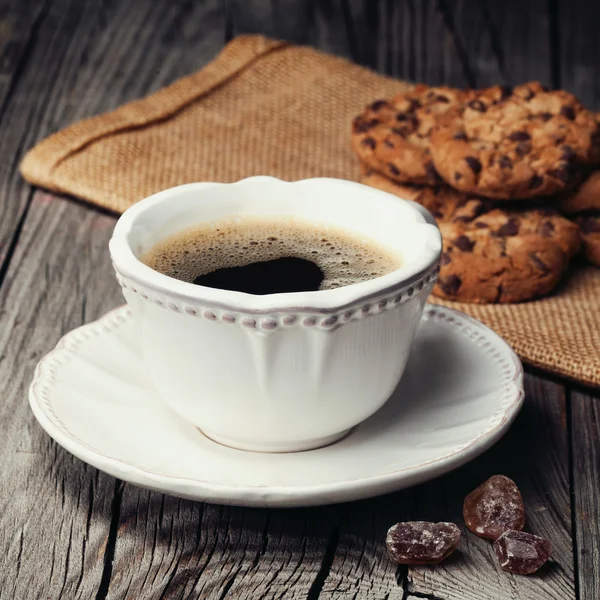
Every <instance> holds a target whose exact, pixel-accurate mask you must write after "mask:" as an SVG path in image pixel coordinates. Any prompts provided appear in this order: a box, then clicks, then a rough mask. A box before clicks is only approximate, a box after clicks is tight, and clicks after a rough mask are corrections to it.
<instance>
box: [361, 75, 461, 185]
mask: <svg viewBox="0 0 600 600" xmlns="http://www.w3.org/2000/svg"><path fill="white" fill-rule="evenodd" d="M464 97H465V92H463V91H461V90H456V89H452V88H447V87H437V88H430V87H428V86H425V85H417V86H416V87H415V88H414V89H413V90H412V91H410V92H406V93H402V94H399V95H398V96H396V97H394V98H392V99H391V100H377V101H375V102H373V103H372V104H370V105H369V106H367V107H366V108H365V110H364V111H363V112H362V113H361V114H360V115H358V116H357V117H356V118H355V119H354V121H353V123H352V148H353V150H354V152H355V153H356V154H357V155H358V157H359V158H360V160H361V161H362V162H363V163H365V164H367V165H368V166H369V167H371V168H372V169H374V170H376V171H378V172H380V173H382V174H384V175H386V176H387V177H389V178H390V179H392V180H394V181H397V182H412V183H430V184H435V183H440V182H441V179H440V177H439V175H438V174H437V172H436V170H435V168H434V166H433V163H432V160H431V155H430V151H429V146H430V136H431V132H432V130H433V128H434V127H435V125H436V123H437V120H438V117H439V116H440V115H443V114H444V113H446V112H447V111H448V110H449V109H450V108H452V107H455V106H457V105H459V104H460V103H461V102H462V100H463V99H464Z"/></svg>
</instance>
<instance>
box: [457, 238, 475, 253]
mask: <svg viewBox="0 0 600 600" xmlns="http://www.w3.org/2000/svg"><path fill="white" fill-rule="evenodd" d="M453 243H454V245H455V246H456V247H457V248H458V249H459V250H461V251H462V252H473V246H475V242H473V241H472V240H470V239H469V238H468V237H467V236H466V235H460V236H458V237H457V238H456V239H455V240H454V242H453Z"/></svg>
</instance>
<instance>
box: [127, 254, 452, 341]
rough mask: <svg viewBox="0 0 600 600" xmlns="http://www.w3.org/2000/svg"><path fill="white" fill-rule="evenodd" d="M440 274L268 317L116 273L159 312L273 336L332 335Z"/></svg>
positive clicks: (410, 295) (420, 288) (405, 297)
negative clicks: (283, 330) (327, 307)
mask: <svg viewBox="0 0 600 600" xmlns="http://www.w3.org/2000/svg"><path fill="white" fill-rule="evenodd" d="M439 271H440V267H439V263H436V264H434V265H432V267H431V268H430V269H428V270H427V271H426V272H424V273H422V274H421V276H420V277H419V278H418V279H417V280H416V281H415V280H413V281H411V282H409V283H407V284H406V285H405V286H404V287H403V288H400V289H398V288H394V289H393V290H389V289H388V290H384V291H383V292H382V294H381V296H379V297H371V298H362V299H359V300H357V301H356V302H355V303H353V304H352V305H349V306H348V305H346V306H342V307H340V308H339V309H337V310H336V311H323V310H317V309H311V308H310V307H299V308H290V309H289V312H288V311H287V310H283V311H273V313H266V314H264V313H258V314H257V313H251V312H248V313H244V312H237V311H235V310H230V309H228V308H226V307H219V306H216V305H211V306H200V305H198V304H196V303H193V302H190V301H189V300H186V299H184V298H179V297H176V296H171V295H169V294H162V295H159V294H157V292H156V291H154V290H151V289H145V288H144V287H143V286H141V285H140V284H139V283H137V282H133V281H132V280H130V279H128V278H126V277H124V276H123V275H121V274H120V273H117V279H118V281H119V284H120V285H121V288H122V289H123V291H124V293H126V294H135V295H136V296H138V297H139V298H141V299H142V300H145V301H150V302H152V303H153V304H154V305H155V306H158V307H159V308H163V309H166V310H169V311H170V312H173V313H179V314H181V315H186V316H190V317H195V318H203V319H206V320H207V321H215V322H217V323H218V322H220V323H224V324H226V325H234V324H237V325H239V326H241V327H243V328H244V329H247V330H249V331H262V332H271V331H275V330H276V329H278V328H279V327H291V326H301V327H309V328H313V327H317V328H319V329H323V330H328V331H331V330H333V329H337V328H338V327H341V326H343V325H344V324H346V323H349V322H351V321H356V320H358V319H362V318H364V317H368V316H372V315H375V314H379V313H382V312H385V311H388V310H393V309H394V308H397V307H398V306H400V305H401V304H404V303H405V302H408V301H409V300H412V299H414V298H417V297H418V296H419V294H420V293H421V292H422V291H423V290H424V289H427V288H428V287H433V285H434V283H435V282H436V280H437V277H438V274H439Z"/></svg>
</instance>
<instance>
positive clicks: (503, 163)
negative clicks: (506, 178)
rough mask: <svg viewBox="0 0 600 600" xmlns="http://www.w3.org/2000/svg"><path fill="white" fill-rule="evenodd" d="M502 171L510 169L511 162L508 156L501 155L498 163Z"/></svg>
mask: <svg viewBox="0 0 600 600" xmlns="http://www.w3.org/2000/svg"><path fill="white" fill-rule="evenodd" d="M498 162H499V163H500V167H501V168H502V169H512V166H513V164H512V160H510V158H509V157H508V156H505V155H502V156H501V157H500V159H499V161H498Z"/></svg>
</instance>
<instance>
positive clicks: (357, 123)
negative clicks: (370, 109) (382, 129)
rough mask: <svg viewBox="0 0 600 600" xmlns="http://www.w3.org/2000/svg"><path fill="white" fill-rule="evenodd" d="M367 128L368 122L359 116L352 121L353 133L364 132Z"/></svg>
mask: <svg viewBox="0 0 600 600" xmlns="http://www.w3.org/2000/svg"><path fill="white" fill-rule="evenodd" d="M368 129H369V124H368V122H367V121H365V120H364V118H363V117H361V116H358V117H356V118H355V119H354V121H353V122H352V131H354V133H364V132H365V131H368Z"/></svg>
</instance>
